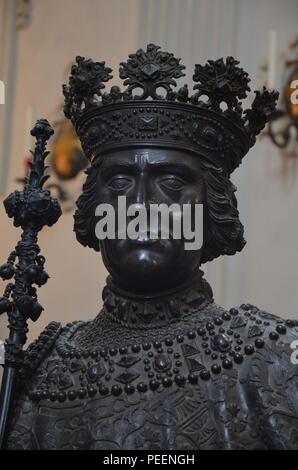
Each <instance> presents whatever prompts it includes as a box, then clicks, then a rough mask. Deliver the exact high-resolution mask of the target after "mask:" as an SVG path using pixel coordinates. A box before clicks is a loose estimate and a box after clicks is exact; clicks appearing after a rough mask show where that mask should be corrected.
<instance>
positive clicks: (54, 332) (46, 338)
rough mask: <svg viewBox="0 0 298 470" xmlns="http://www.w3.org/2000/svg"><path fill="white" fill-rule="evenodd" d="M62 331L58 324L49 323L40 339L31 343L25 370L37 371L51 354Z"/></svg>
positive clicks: (25, 359)
mask: <svg viewBox="0 0 298 470" xmlns="http://www.w3.org/2000/svg"><path fill="white" fill-rule="evenodd" d="M61 331H62V326H61V324H60V323H58V322H54V321H53V322H51V323H49V324H48V325H47V326H46V328H45V329H44V330H43V331H42V332H41V333H40V335H39V337H38V338H37V339H36V340H35V341H33V343H31V344H30V345H29V346H28V348H27V350H26V351H25V356H24V369H27V370H28V369H29V370H35V369H37V368H38V367H39V365H40V364H41V363H42V362H43V360H44V359H45V358H46V357H47V356H48V355H49V354H50V353H51V351H52V349H53V347H54V345H55V342H56V340H57V338H58V337H59V335H60V333H61Z"/></svg>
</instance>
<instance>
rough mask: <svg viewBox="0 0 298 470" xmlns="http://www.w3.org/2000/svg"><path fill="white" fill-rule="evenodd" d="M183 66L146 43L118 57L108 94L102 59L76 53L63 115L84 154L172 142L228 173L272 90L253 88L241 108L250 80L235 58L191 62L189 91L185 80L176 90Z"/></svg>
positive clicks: (266, 110) (271, 103)
mask: <svg viewBox="0 0 298 470" xmlns="http://www.w3.org/2000/svg"><path fill="white" fill-rule="evenodd" d="M184 69H185V67H184V66H183V65H182V64H181V63H180V59H177V58H175V57H174V55H173V54H171V53H168V52H163V51H161V50H160V47H159V46H155V45H154V44H149V45H148V46H147V49H146V51H144V50H142V49H139V50H138V51H137V52H136V53H135V54H130V55H129V58H128V60H127V62H121V64H120V69H119V75H120V78H121V79H124V85H125V86H126V88H125V89H124V90H122V91H121V89H120V88H119V87H118V86H112V87H111V89H110V91H109V92H107V91H105V83H106V82H108V81H109V80H110V79H111V78H112V75H111V72H112V70H111V69H110V68H108V67H106V65H105V62H94V61H93V60H91V59H85V58H84V57H77V58H76V64H75V65H73V66H72V69H71V75H70V78H69V84H68V85H63V94H64V97H65V106H64V113H65V116H66V117H68V118H70V119H71V120H72V122H73V123H74V125H75V128H76V131H77V134H78V136H79V138H80V140H81V143H82V147H83V149H84V152H85V153H86V155H87V157H88V158H89V159H90V160H93V159H94V158H96V157H97V156H98V155H99V154H101V153H103V152H106V151H109V150H112V149H116V148H121V147H131V146H142V145H146V146H147V145H148V146H163V147H173V148H181V149H185V150H188V151H191V152H195V153H197V154H198V155H201V156H202V157H204V158H206V159H209V160H210V161H212V162H213V163H216V164H218V165H219V166H221V167H222V168H224V169H225V170H226V171H227V172H228V173H232V171H234V169H235V168H236V167H237V166H238V165H239V164H240V163H241V160H242V158H243V157H244V155H245V154H246V153H247V152H248V150H249V148H250V147H251V146H253V145H254V143H255V140H256V136H257V135H258V134H259V132H260V131H261V130H262V129H263V128H264V126H265V124H266V122H267V121H268V120H269V119H270V117H271V115H272V114H273V112H274V111H275V107H276V101H277V99H278V92H276V91H274V90H273V91H269V90H267V89H265V88H264V89H263V91H256V92H255V93H256V96H255V99H254V101H253V103H252V107H251V108H250V109H247V110H243V109H242V106H241V100H242V99H244V98H246V97H247V93H248V92H249V91H250V88H249V86H248V84H249V82H250V79H249V76H248V74H247V73H246V72H245V71H244V70H243V69H242V68H241V67H239V62H238V61H237V60H235V59H234V58H233V57H227V59H226V60H225V61H224V60H223V59H218V60H216V61H213V60H209V61H208V63H207V64H206V65H204V66H202V65H196V66H195V71H194V75H193V80H194V82H195V85H194V94H192V95H190V93H189V90H188V87H187V85H184V86H183V87H182V88H180V89H178V90H175V87H176V85H177V83H176V79H178V78H180V77H183V76H184V75H185V74H184V73H183V70H184Z"/></svg>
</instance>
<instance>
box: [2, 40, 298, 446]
mask: <svg viewBox="0 0 298 470" xmlns="http://www.w3.org/2000/svg"><path fill="white" fill-rule="evenodd" d="M183 69H184V67H183V66H182V65H181V64H180V60H179V59H176V58H175V57H174V56H173V54H170V53H166V52H162V51H160V48H159V47H157V46H155V45H153V44H149V45H148V46H147V50H146V51H143V50H142V49H140V50H138V51H137V52H136V54H131V55H130V56H129V59H128V61H127V62H126V63H121V66H120V77H121V78H123V79H124V80H125V81H124V85H127V88H126V89H125V90H124V91H121V90H120V89H119V88H118V87H115V86H112V88H111V90H110V92H109V93H108V92H105V91H103V90H104V83H105V82H107V81H108V80H109V79H110V78H111V75H110V73H111V69H109V68H107V67H106V66H105V63H104V62H99V63H98V62H93V61H92V60H86V59H85V58H83V57H77V59H76V64H75V65H74V66H73V67H72V71H71V77H70V80H69V85H68V86H64V96H65V109H64V111H65V115H66V116H67V117H68V118H70V119H71V120H72V122H73V124H74V125H75V128H76V131H77V134H78V136H79V137H80V139H81V142H82V146H83V149H84V152H85V154H86V156H87V157H88V159H89V160H90V162H91V164H90V166H89V168H88V170H87V179H86V182H85V184H84V187H83V192H82V195H81V196H80V198H79V199H78V202H77V211H76V213H75V225H74V230H75V233H76V236H77V239H78V241H79V242H80V243H81V244H83V245H84V246H88V247H90V248H93V249H94V250H96V251H99V250H100V251H101V254H102V257H103V261H104V264H105V266H106V268H107V270H108V271H109V273H110V276H109V277H108V279H107V284H106V286H105V287H104V289H103V293H102V296H103V308H102V310H101V312H100V313H99V314H98V316H97V317H96V318H95V319H93V320H91V321H87V322H73V323H71V324H68V325H66V326H65V327H62V326H61V325H60V323H56V322H52V323H50V325H49V326H48V327H47V328H46V329H45V330H44V331H43V332H42V333H41V335H40V337H39V338H38V339H37V340H36V341H35V342H34V343H33V344H31V345H30V346H29V347H28V349H27V350H26V352H25V354H24V358H23V362H22V368H21V370H20V372H19V375H18V378H19V380H18V389H17V390H16V393H15V402H14V406H13V408H12V413H11V417H10V422H9V426H8V429H9V431H8V440H7V447H8V448H9V449H105V450H117V449H118V450H119V449H129V450H134V449H150V450H154V449H155V450H157V449H163V450H167V449H168V450H171V449H175V450H180V449H297V448H298V432H297V423H298V399H297V386H298V366H297V364H296V365H295V361H293V360H292V357H293V349H292V344H293V341H295V340H297V339H298V330H297V326H298V325H297V322H296V321H291V320H287V321H285V320H283V319H281V318H279V317H276V316H274V315H272V314H270V313H267V312H265V311H263V310H260V309H259V308H257V307H255V306H253V305H250V304H242V305H241V306H240V307H237V308H231V309H230V310H229V311H227V310H225V309H224V308H222V307H220V306H218V305H217V304H216V303H215V302H214V300H213V295H212V290H211V287H210V286H209V284H208V283H207V282H206V280H204V278H203V273H202V271H201V270H200V266H201V265H202V264H203V263H205V262H207V261H211V260H212V259H214V258H216V257H218V256H221V255H233V254H235V253H236V252H237V251H240V250H241V249H242V248H243V246H244V244H245V241H244V237H243V226H242V224H241V222H240V220H239V216H238V210H237V201H236V198H235V190H236V188H235V187H234V186H233V184H232V183H231V181H230V175H231V173H232V172H233V171H234V169H235V168H236V167H237V166H238V165H239V164H240V163H241V160H242V158H243V157H244V155H245V154H246V153H247V152H248V150H249V148H250V147H252V146H253V145H254V143H255V140H256V136H257V134H258V133H259V132H260V131H261V130H262V129H263V127H264V126H265V124H266V122H267V121H268V120H269V119H270V116H271V115H272V113H273V112H274V110H275V103H276V100H277V97H278V94H277V93H276V92H274V91H268V90H266V89H264V90H263V91H262V92H259V91H257V92H256V96H255V100H254V102H253V104H252V107H251V109H248V110H246V111H243V109H242V107H241V102H240V100H241V99H244V98H245V97H246V95H247V92H248V91H250V89H249V87H248V83H249V77H248V74H247V73H246V72H244V71H243V70H242V69H241V68H240V67H239V63H238V62H237V61H236V60H235V59H233V58H232V57H228V58H227V59H226V60H225V61H224V60H222V59H220V60H217V61H209V62H208V64H207V65H205V66H201V65H196V67H195V72H194V75H193V79H194V81H195V82H196V85H195V87H194V89H195V93H194V94H193V95H192V96H190V95H189V91H188V89H187V87H186V86H184V87H182V88H181V89H179V90H178V91H175V90H174V89H173V87H174V86H175V85H176V82H175V79H177V78H179V77H182V76H183V72H182V70H183ZM137 89H141V90H142V93H141V95H138V94H137ZM161 91H163V95H161V94H160V93H161ZM203 95H204V96H207V100H203V99H202V97H203ZM223 104H224V105H225V106H223ZM119 195H122V196H125V197H126V198H127V201H128V202H129V203H130V204H132V203H136V202H137V203H142V204H145V205H146V206H150V204H153V203H158V204H161V203H164V204H166V205H170V204H172V203H173V202H175V203H177V204H179V205H182V204H184V203H190V204H192V205H194V204H198V203H203V205H204V242H203V246H202V248H201V249H199V250H196V251H187V250H185V249H184V241H185V240H183V239H180V240H177V239H173V238H171V237H169V239H168V240H162V239H160V238H158V239H151V238H149V237H148V238H146V237H145V238H140V239H137V240H130V239H105V240H102V241H100V242H99V240H98V239H97V237H96V235H95V225H96V222H97V218H96V217H95V209H96V207H97V205H98V204H100V203H109V204H111V205H112V206H115V208H116V200H117V198H118V196H119Z"/></svg>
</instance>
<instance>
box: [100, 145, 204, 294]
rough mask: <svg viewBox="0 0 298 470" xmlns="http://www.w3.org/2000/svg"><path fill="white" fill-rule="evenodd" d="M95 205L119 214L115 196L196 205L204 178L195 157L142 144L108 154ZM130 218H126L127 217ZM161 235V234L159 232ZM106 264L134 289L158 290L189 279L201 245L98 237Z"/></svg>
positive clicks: (132, 201) (128, 201) (139, 201)
mask: <svg viewBox="0 0 298 470" xmlns="http://www.w3.org/2000/svg"><path fill="white" fill-rule="evenodd" d="M97 191H98V204H102V203H109V204H111V205H112V206H113V207H114V210H115V214H116V219H117V217H118V197H119V196H125V197H126V204H127V207H128V206H129V205H131V204H144V205H145V206H146V207H147V208H148V207H149V206H150V204H152V203H154V204H162V203H163V204H166V205H168V206H170V205H171V204H173V203H176V204H179V205H180V206H181V207H182V204H192V205H194V204H200V203H202V202H203V179H202V173H201V170H200V166H199V162H198V158H196V157H195V156H194V155H192V154H190V153H187V152H184V151H178V150H169V149H158V148H144V149H129V150H120V151H115V152H113V153H110V154H108V155H106V157H105V158H104V161H103V163H102V165H101V167H100V170H99V172H98V180H97ZM126 220H127V221H129V219H126ZM159 235H160V234H159ZM100 249H101V253H102V257H103V261H104V264H105V266H106V268H107V269H108V271H109V272H110V274H111V275H112V278H113V279H114V281H115V282H116V283H117V284H118V285H120V286H122V287H124V288H127V289H130V290H133V291H137V292H156V291H157V292H158V291H159V290H162V289H168V288H172V287H175V286H177V285H179V284H181V283H182V282H185V281H187V280H188V279H190V278H191V277H192V276H193V274H194V273H195V272H196V271H197V269H198V267H199V265H200V257H201V249H198V250H196V251H194V250H185V239H184V238H183V237H182V238H181V239H173V238H172V237H171V232H170V238H169V239H161V237H160V236H159V238H158V239H157V240H152V239H150V238H148V236H145V237H144V236H142V237H140V238H139V239H137V240H131V239H129V238H127V239H121V240H119V239H105V240H102V241H100Z"/></svg>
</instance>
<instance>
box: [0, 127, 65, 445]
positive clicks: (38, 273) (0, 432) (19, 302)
mask: <svg viewBox="0 0 298 470" xmlns="http://www.w3.org/2000/svg"><path fill="white" fill-rule="evenodd" d="M53 133H54V131H53V129H52V127H51V126H50V124H49V123H48V121H47V120H46V119H39V120H38V121H37V122H36V124H35V126H34V128H33V129H32V130H31V135H32V136H34V137H35V138H36V144H35V149H34V151H33V152H32V151H31V153H32V155H33V160H32V162H30V172H29V175H28V177H27V178H26V183H25V187H24V189H23V191H14V192H13V193H11V194H10V195H9V196H8V197H7V198H6V199H5V200H4V207H5V210H6V213H7V215H8V217H11V218H13V219H14V225H15V227H21V228H22V230H23V232H22V235H21V239H20V241H19V242H18V244H17V245H16V247H15V249H14V250H13V251H12V252H11V253H10V255H9V257H8V260H7V262H6V263H5V264H3V265H2V266H0V276H1V277H2V279H4V280H8V279H13V282H12V281H11V282H9V283H8V284H7V286H6V288H5V291H4V294H3V297H0V314H2V313H7V315H8V328H9V337H8V339H7V340H6V342H5V361H4V366H3V367H4V373H3V379H2V386H1V395H0V447H1V448H3V447H4V445H5V441H6V437H7V436H6V434H7V426H8V418H9V413H10V408H11V404H12V400H13V391H14V383H15V377H16V373H17V371H18V370H19V368H20V367H21V366H22V364H23V358H24V351H23V346H24V344H25V343H26V340H27V332H28V326H27V322H28V319H29V318H30V319H31V320H33V321H36V320H37V319H38V318H39V316H40V315H41V313H42V311H43V307H42V306H41V305H40V304H39V303H38V301H37V289H36V287H34V284H35V285H37V286H38V287H40V286H41V285H43V284H45V283H46V282H47V280H48V278H49V276H48V274H47V273H46V271H45V270H44V262H45V258H44V257H43V256H42V255H40V249H39V246H38V245H37V234H38V232H39V231H40V230H41V229H42V228H43V226H44V225H48V226H51V225H53V224H55V223H56V222H57V220H58V219H59V217H60V215H61V208H60V206H59V203H58V201H57V200H56V199H54V198H52V197H51V194H50V191H48V190H45V189H43V185H44V183H45V182H46V180H47V179H48V178H49V175H45V174H44V172H45V169H46V168H47V167H46V166H45V164H44V161H45V158H46V157H47V155H48V154H49V152H47V151H46V143H47V140H48V139H49V138H50V137H51V135H52V134H53Z"/></svg>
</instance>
